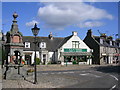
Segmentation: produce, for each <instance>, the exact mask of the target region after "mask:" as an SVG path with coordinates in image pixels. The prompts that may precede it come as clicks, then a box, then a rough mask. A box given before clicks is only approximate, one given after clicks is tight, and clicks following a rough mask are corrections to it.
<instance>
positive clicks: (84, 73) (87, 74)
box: [80, 73, 101, 77]
mask: <svg viewBox="0 0 120 90" xmlns="http://www.w3.org/2000/svg"><path fill="white" fill-rule="evenodd" d="M80 75H82V76H85V75H89V76H90V75H91V76H95V77H101V76H98V75H95V74H91V73H84V74H80Z"/></svg>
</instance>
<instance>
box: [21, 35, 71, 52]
mask: <svg viewBox="0 0 120 90" xmlns="http://www.w3.org/2000/svg"><path fill="white" fill-rule="evenodd" d="M71 37H72V35H71V36H68V37H53V39H52V40H51V39H50V38H49V37H37V41H38V44H37V51H39V50H40V48H39V43H40V42H46V50H48V51H51V52H54V51H56V50H57V49H58V48H60V47H61V46H62V45H63V44H65V43H66V42H67V41H68V40H69V39H70V38H71ZM23 42H24V43H25V42H30V48H24V51H34V43H33V42H34V37H33V36H23Z"/></svg>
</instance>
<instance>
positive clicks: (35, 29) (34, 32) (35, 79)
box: [32, 23, 40, 84]
mask: <svg viewBox="0 0 120 90" xmlns="http://www.w3.org/2000/svg"><path fill="white" fill-rule="evenodd" d="M39 30H40V28H38V27H37V24H36V23H35V25H34V28H32V33H33V35H34V36H35V38H34V39H35V42H34V43H35V58H34V69H35V71H34V75H35V76H34V84H36V83H37V73H36V71H37V68H36V44H37V41H36V36H37V35H38V32H39Z"/></svg>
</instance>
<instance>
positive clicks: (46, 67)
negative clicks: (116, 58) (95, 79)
mask: <svg viewBox="0 0 120 90" xmlns="http://www.w3.org/2000/svg"><path fill="white" fill-rule="evenodd" d="M111 65H116V64H111ZM99 66H110V64H109V65H67V66H66V65H64V66H62V65H56V64H54V65H37V71H62V70H80V69H88V68H92V67H99ZM24 67H25V68H27V69H29V68H33V69H34V67H33V66H27V65H25V66H24Z"/></svg>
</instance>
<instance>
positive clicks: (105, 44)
mask: <svg viewBox="0 0 120 90" xmlns="http://www.w3.org/2000/svg"><path fill="white" fill-rule="evenodd" d="M93 38H94V39H95V40H96V41H97V43H98V44H99V45H100V46H106V47H116V48H118V46H117V44H115V45H110V44H109V43H108V41H109V40H105V39H103V44H101V43H100V38H101V37H100V36H93ZM112 42H114V43H116V42H115V41H112Z"/></svg>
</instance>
